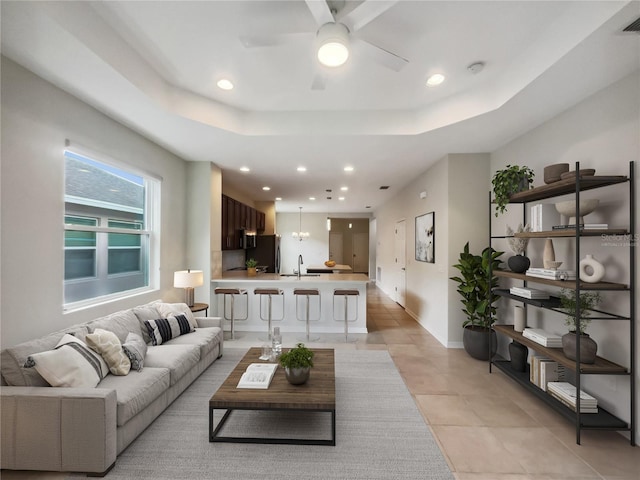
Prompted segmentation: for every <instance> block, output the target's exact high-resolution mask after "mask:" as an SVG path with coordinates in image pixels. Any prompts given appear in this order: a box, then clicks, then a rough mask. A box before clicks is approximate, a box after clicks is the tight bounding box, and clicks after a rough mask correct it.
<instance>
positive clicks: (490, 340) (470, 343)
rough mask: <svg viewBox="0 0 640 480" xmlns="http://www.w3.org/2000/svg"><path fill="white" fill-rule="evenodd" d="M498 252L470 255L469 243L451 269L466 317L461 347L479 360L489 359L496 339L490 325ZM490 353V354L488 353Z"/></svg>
mask: <svg viewBox="0 0 640 480" xmlns="http://www.w3.org/2000/svg"><path fill="white" fill-rule="evenodd" d="M503 253H504V252H498V251H496V250H494V249H493V248H490V247H487V248H485V249H484V250H483V251H482V254H481V255H474V254H472V253H471V252H469V242H467V243H466V245H465V246H464V250H463V251H462V252H461V253H460V257H459V259H458V263H457V264H455V265H454V266H453V267H454V268H457V269H458V270H460V275H458V276H455V277H451V280H453V281H455V282H457V283H458V293H459V294H460V296H461V297H462V298H461V300H460V301H461V302H462V304H463V305H464V308H463V309H462V311H463V312H464V313H465V315H466V319H465V321H464V322H463V323H462V326H463V327H464V332H463V338H462V340H463V344H464V347H465V350H466V351H467V353H468V354H469V355H471V356H472V357H474V358H477V359H479V360H488V359H489V358H490V356H493V355H494V354H495V348H496V346H497V340H496V338H495V332H494V331H493V330H492V329H491V326H492V325H493V324H494V323H495V313H496V307H495V306H494V304H495V302H496V301H497V300H498V298H499V296H498V295H496V294H495V293H494V292H493V290H494V289H495V288H496V287H497V286H498V277H497V276H496V275H495V274H493V272H494V271H495V270H497V269H498V267H499V266H500V260H499V257H500V256H501V255H502V254H503ZM490 352H491V353H490Z"/></svg>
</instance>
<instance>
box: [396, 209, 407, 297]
mask: <svg viewBox="0 0 640 480" xmlns="http://www.w3.org/2000/svg"><path fill="white" fill-rule="evenodd" d="M406 237H407V235H406V225H405V221H404V220H400V221H399V222H396V236H395V254H396V255H395V257H396V258H395V260H396V275H395V278H396V285H395V292H396V298H395V300H396V302H397V303H398V304H399V305H400V306H401V307H404V306H405V301H406V295H407V268H406V267H407V265H406V262H407V254H406V252H407V241H406Z"/></svg>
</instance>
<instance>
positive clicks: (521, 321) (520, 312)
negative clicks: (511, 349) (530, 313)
mask: <svg viewBox="0 0 640 480" xmlns="http://www.w3.org/2000/svg"><path fill="white" fill-rule="evenodd" d="M526 326H527V321H526V318H525V312H524V308H523V307H520V306H519V305H516V306H514V307H513V329H514V330H515V331H516V332H520V333H522V331H523V330H524V329H525V327H526Z"/></svg>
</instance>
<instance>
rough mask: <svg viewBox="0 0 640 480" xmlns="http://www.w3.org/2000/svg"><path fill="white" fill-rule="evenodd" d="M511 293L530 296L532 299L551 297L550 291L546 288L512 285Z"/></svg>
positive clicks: (524, 296) (525, 296)
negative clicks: (538, 288) (546, 290)
mask: <svg viewBox="0 0 640 480" xmlns="http://www.w3.org/2000/svg"><path fill="white" fill-rule="evenodd" d="M509 293H510V294H511V295H517V296H518V297H523V298H528V299H531V300H533V299H537V300H546V299H548V298H549V293H548V292H545V291H544V290H536V289H535V288H525V287H511V288H510V289H509Z"/></svg>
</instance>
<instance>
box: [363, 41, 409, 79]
mask: <svg viewBox="0 0 640 480" xmlns="http://www.w3.org/2000/svg"><path fill="white" fill-rule="evenodd" d="M351 45H352V46H353V48H354V49H357V50H358V51H359V52H360V53H362V54H364V55H366V56H368V57H369V58H371V59H372V60H373V61H374V62H376V63H379V64H380V65H382V66H384V67H387V68H390V69H391V70H393V71H394V72H399V71H400V70H402V68H403V67H404V66H405V65H406V64H407V63H409V60H407V59H406V58H402V57H401V56H400V55H396V54H395V53H391V52H389V51H387V50H385V49H384V48H381V47H378V46H376V45H374V44H373V43H369V42H366V41H364V40H362V39H359V38H355V37H351Z"/></svg>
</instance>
